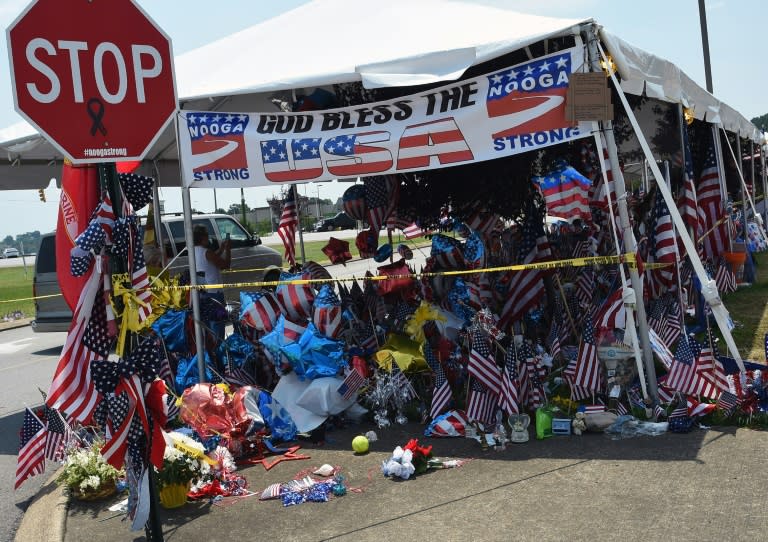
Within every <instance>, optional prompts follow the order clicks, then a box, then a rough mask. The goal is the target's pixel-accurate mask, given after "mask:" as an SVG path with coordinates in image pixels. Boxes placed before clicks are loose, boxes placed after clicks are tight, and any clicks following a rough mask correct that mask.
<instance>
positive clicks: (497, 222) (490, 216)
mask: <svg viewBox="0 0 768 542" xmlns="http://www.w3.org/2000/svg"><path fill="white" fill-rule="evenodd" d="M467 226H468V227H469V229H471V230H474V231H476V232H477V233H479V234H480V235H482V236H483V237H490V236H492V235H493V234H494V233H498V232H500V231H501V230H502V229H504V224H503V223H502V221H501V217H499V215H497V214H495V213H489V212H481V211H478V212H476V213H475V214H474V215H472V217H470V219H469V220H468V221H467Z"/></svg>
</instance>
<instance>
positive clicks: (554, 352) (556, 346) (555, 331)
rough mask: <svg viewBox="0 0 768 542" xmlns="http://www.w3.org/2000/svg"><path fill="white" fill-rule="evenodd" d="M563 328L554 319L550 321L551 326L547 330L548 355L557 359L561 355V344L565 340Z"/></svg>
mask: <svg viewBox="0 0 768 542" xmlns="http://www.w3.org/2000/svg"><path fill="white" fill-rule="evenodd" d="M566 333H567V331H566V330H565V326H564V325H563V324H562V323H561V322H559V321H558V320H556V319H552V326H551V327H550V328H549V335H548V336H547V342H548V343H549V355H550V356H552V357H553V358H557V357H558V356H559V355H561V353H562V343H563V342H564V341H565V339H566Z"/></svg>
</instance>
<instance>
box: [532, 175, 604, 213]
mask: <svg viewBox="0 0 768 542" xmlns="http://www.w3.org/2000/svg"><path fill="white" fill-rule="evenodd" d="M532 180H533V183H534V184H536V185H537V186H538V188H539V190H541V193H542V194H543V196H544V201H545V202H546V204H547V212H548V213H549V214H550V215H553V216H559V217H562V218H565V219H568V220H570V219H574V218H581V219H582V220H586V221H589V222H591V221H592V215H591V213H590V211H589V191H590V188H591V186H592V182H591V181H590V180H589V179H587V178H586V177H585V176H583V175H582V174H581V173H579V172H578V171H576V170H575V169H574V168H572V167H571V166H567V165H565V167H560V168H558V169H556V170H554V171H552V172H550V173H548V174H547V175H544V176H543V177H534V178H533V179H532Z"/></svg>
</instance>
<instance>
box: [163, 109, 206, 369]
mask: <svg viewBox="0 0 768 542" xmlns="http://www.w3.org/2000/svg"><path fill="white" fill-rule="evenodd" d="M174 124H175V125H176V141H179V139H180V138H179V117H178V115H177V116H176V118H175V119H174ZM176 151H177V152H178V159H179V168H180V170H181V171H184V159H183V158H182V155H181V152H179V146H178V145H176ZM181 205H182V210H183V211H184V241H185V243H186V246H187V258H188V260H187V261H188V264H187V266H188V268H189V285H190V286H192V290H191V291H190V296H189V300H190V303H191V304H192V318H193V320H194V324H195V347H196V351H197V352H196V353H197V374H198V376H199V379H200V383H201V384H202V383H203V382H205V344H204V343H203V328H202V325H203V323H202V322H201V321H200V292H199V291H198V289H197V286H198V283H197V262H196V261H195V240H194V238H193V236H192V200H191V198H190V194H189V186H185V185H184V183H183V182H182V187H181ZM169 241H171V242H173V240H172V239H169Z"/></svg>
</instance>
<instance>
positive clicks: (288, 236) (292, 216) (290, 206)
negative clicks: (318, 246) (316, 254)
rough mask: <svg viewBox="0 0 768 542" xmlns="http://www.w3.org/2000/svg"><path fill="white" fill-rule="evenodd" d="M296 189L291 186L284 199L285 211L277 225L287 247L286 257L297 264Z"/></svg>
mask: <svg viewBox="0 0 768 542" xmlns="http://www.w3.org/2000/svg"><path fill="white" fill-rule="evenodd" d="M294 190H295V189H294V187H291V188H290V190H288V194H287V195H286V196H285V199H284V200H283V213H282V214H281V215H280V223H279V224H278V226H277V235H278V237H280V240H281V241H282V242H283V246H284V247H285V259H286V260H288V262H290V264H291V265H296V228H297V227H298V225H299V215H298V212H297V210H296V199H295V198H294V195H295V192H294Z"/></svg>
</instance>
